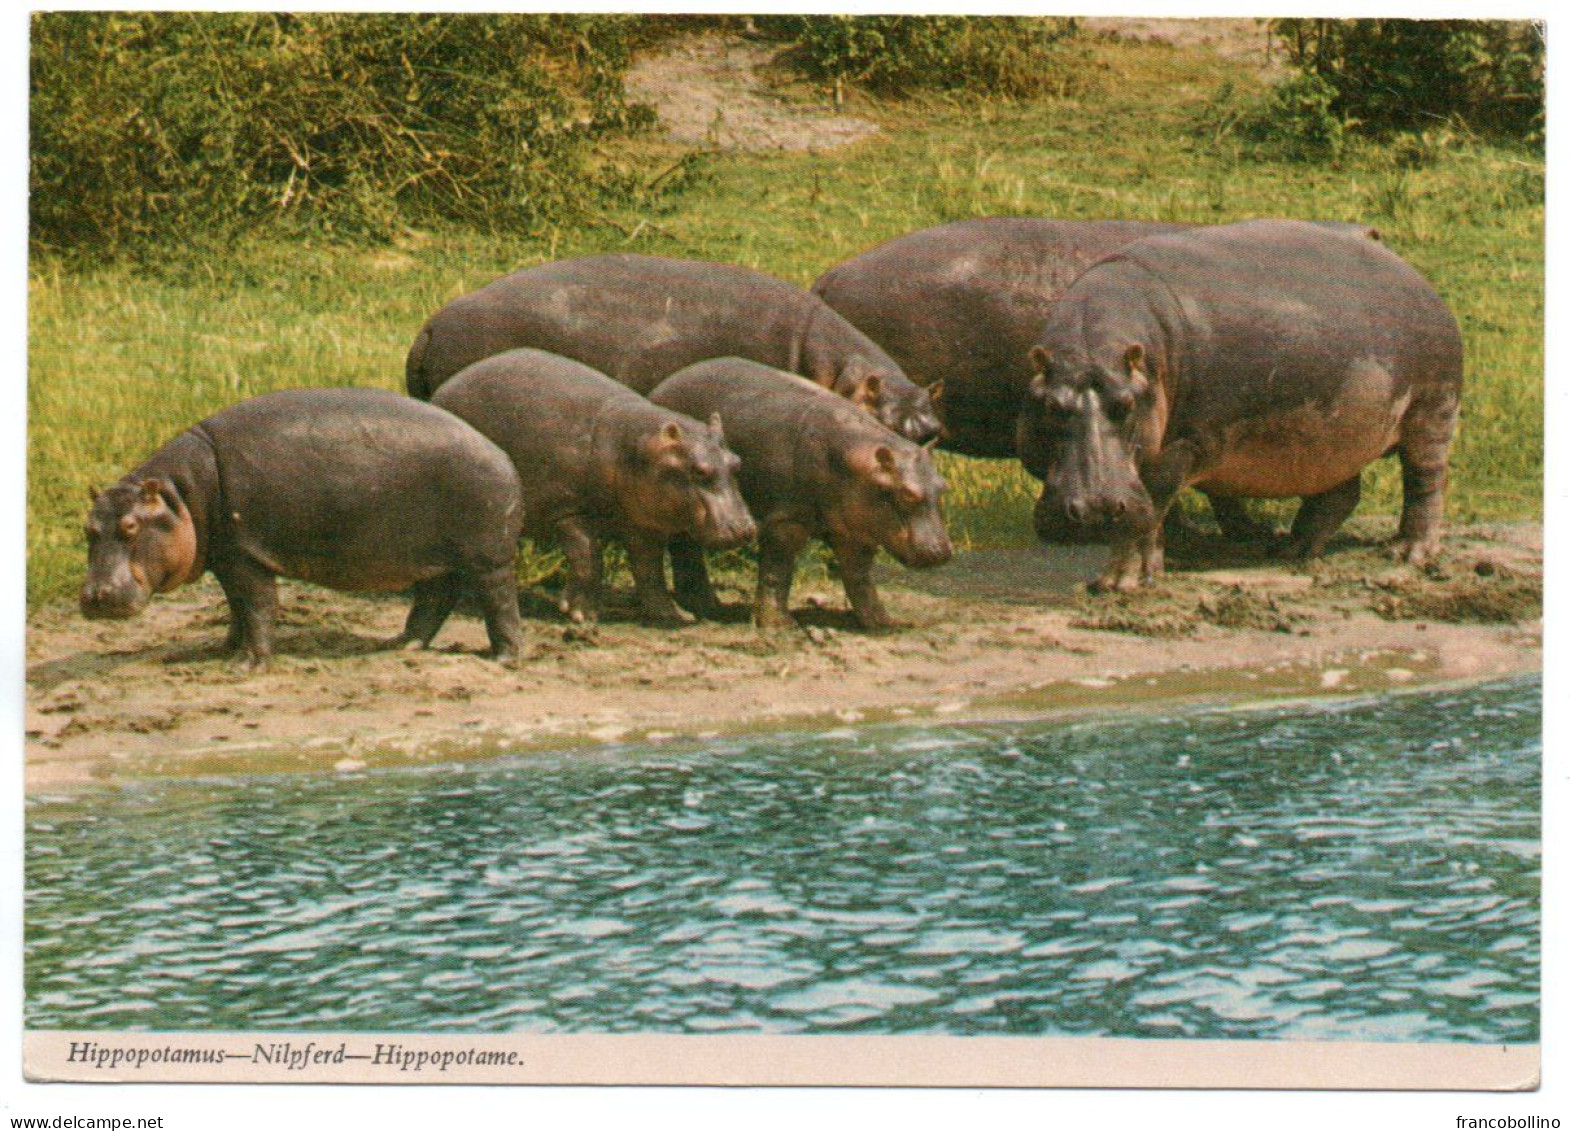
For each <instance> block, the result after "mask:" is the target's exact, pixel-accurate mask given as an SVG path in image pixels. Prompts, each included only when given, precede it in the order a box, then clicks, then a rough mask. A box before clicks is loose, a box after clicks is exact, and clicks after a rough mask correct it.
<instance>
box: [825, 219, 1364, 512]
mask: <svg viewBox="0 0 1570 1131" xmlns="http://www.w3.org/2000/svg"><path fill="white" fill-rule="evenodd" d="M1322 226H1323V227H1325V228H1326V229H1327V230H1334V231H1340V232H1343V233H1345V234H1350V235H1355V236H1360V237H1364V238H1369V239H1375V240H1377V239H1379V238H1380V237H1379V233H1378V232H1377V230H1375V229H1373V228H1370V227H1368V226H1367V225H1364V224H1340V223H1331V222H1324V223H1323V224H1322ZM1193 227H1195V225H1192V224H1168V223H1155V222H1147V221H1142V220H1043V219H1034V218H1028V217H992V218H987V219H979V220H960V221H957V222H956V223H952V224H942V225H939V226H938V227H935V228H925V229H923V230H921V231H918V232H912V233H910V234H909V235H905V236H900V237H899V238H897V239H893V240H889V241H888V242H887V243H883V244H880V245H878V246H877V247H875V248H873V249H872V250H870V251H867V252H864V253H862V254H861V255H858V256H856V257H855V258H853V259H847V260H846V261H845V262H843V263H840V264H839V265H837V266H835V267H832V268H830V269H829V270H828V271H826V272H824V273H823V274H822V275H821V276H819V277H818V280H817V281H816V282H815V283H813V284H812V291H813V293H814V294H816V295H817V296H818V297H820V298H821V299H823V301H824V302H826V303H828V304H829V305H830V306H831V307H833V308H834V309H835V310H836V311H838V312H839V313H840V314H842V315H844V317H845V318H846V320H848V321H849V322H850V323H851V324H852V325H854V326H855V327H856V328H857V329H858V330H860V331H862V332H863V333H865V334H866V335H867V336H868V337H870V338H872V339H873V340H874V341H876V342H877V343H878V344H879V345H881V346H882V347H883V348H884V349H885V350H887V351H888V353H889V355H890V356H891V357H893V358H894V360H895V361H896V362H897V363H898V364H899V365H900V366H901V367H902V368H903V369H904V371H905V373H906V375H907V376H908V377H910V379H911V380H912V381H914V382H916V383H917V384H918V385H922V386H924V387H926V388H928V389H929V390H934V395H933V404H934V406H935V408H936V409H937V413H938V416H939V417H940V418H941V420H942V423H943V440H942V446H943V447H944V448H945V449H947V450H949V451H953V452H958V453H960V454H962V455H968V456H982V457H990V458H994V459H1006V458H1012V457H1014V456H1016V455H1017V454H1018V452H1017V451H1016V446H1017V435H1018V424H1019V413H1020V410H1021V408H1022V407H1023V405H1024V400H1025V393H1026V390H1027V389H1028V388H1029V385H1030V379H1031V376H1032V370H1031V366H1030V360H1029V354H1030V347H1031V346H1032V345H1033V344H1034V343H1035V340H1036V335H1037V334H1039V333H1040V331H1041V328H1042V327H1043V326H1045V325H1046V324H1047V316H1048V315H1049V314H1051V312H1052V305H1053V303H1055V302H1057V300H1058V298H1059V296H1061V295H1062V294H1063V292H1064V291H1066V290H1067V289H1068V286H1069V284H1070V283H1072V282H1073V281H1074V280H1075V279H1076V278H1078V277H1079V274H1080V272H1082V271H1084V270H1085V268H1087V267H1089V266H1090V265H1091V264H1092V263H1095V262H1097V261H1098V260H1100V259H1103V258H1105V257H1106V256H1108V255H1111V254H1113V253H1114V252H1117V251H1121V250H1122V249H1123V248H1125V247H1127V246H1128V245H1129V244H1131V243H1133V242H1135V241H1136V240H1141V239H1144V238H1146V237H1147V236H1152V235H1159V234H1161V233H1163V232H1178V231H1185V230H1188V229H1190V228H1193ZM1211 502H1212V504H1213V506H1214V508H1215V511H1216V517H1217V519H1218V521H1219V522H1220V523H1221V525H1222V528H1223V530H1225V531H1226V532H1227V533H1229V534H1231V535H1233V536H1245V535H1251V534H1253V533H1256V528H1255V527H1254V526H1253V525H1252V524H1251V523H1250V522H1249V520H1248V518H1247V515H1246V514H1245V513H1244V511H1243V509H1242V507H1241V505H1240V504H1237V503H1236V502H1235V501H1233V500H1228V499H1220V498H1213V499H1212V500H1211Z"/></svg>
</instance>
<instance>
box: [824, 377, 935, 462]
mask: <svg viewBox="0 0 1570 1131" xmlns="http://www.w3.org/2000/svg"><path fill="white" fill-rule="evenodd" d="M835 388H836V390H837V391H838V392H839V393H840V394H841V395H843V396H847V397H849V398H850V399H851V400H852V401H854V402H855V403H856V404H859V405H861V406H862V407H863V408H865V409H866V410H867V411H868V412H870V413H872V415H873V416H875V417H877V418H878V420H879V422H880V423H882V424H883V426H884V427H885V428H887V429H889V431H891V432H893V433H895V434H896V435H899V436H903V437H905V439H907V440H911V441H913V442H915V443H917V444H924V443H926V442H927V441H928V440H931V439H933V438H934V437H940V436H942V435H943V422H942V421H940V420H939V419H938V414H937V410H936V409H935V408H934V407H933V404H932V401H933V397H934V395H935V394H934V392H932V391H930V390H928V389H923V388H922V387H921V386H920V385H918V384H916V383H915V382H914V381H912V380H911V379H910V378H908V377H906V376H905V375H904V374H903V373H899V372H897V371H894V370H892V369H889V368H887V367H882V366H879V365H877V364H876V363H874V362H871V361H868V360H867V359H866V358H863V357H860V356H854V355H853V356H852V357H851V358H850V360H848V361H847V362H846V363H845V365H844V367H843V368H842V369H841V370H840V373H839V379H838V381H837V382H836V383H835Z"/></svg>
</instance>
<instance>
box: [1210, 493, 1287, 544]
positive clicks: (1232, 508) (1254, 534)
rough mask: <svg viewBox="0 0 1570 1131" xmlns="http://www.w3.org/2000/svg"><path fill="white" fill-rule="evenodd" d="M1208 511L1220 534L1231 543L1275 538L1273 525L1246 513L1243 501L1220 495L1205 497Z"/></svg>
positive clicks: (1272, 539)
mask: <svg viewBox="0 0 1570 1131" xmlns="http://www.w3.org/2000/svg"><path fill="white" fill-rule="evenodd" d="M1205 497H1206V498H1207V499H1209V500H1210V511H1211V513H1212V514H1213V515H1215V518H1216V525H1217V526H1219V527H1221V533H1222V534H1223V535H1224V536H1225V537H1226V538H1228V539H1229V540H1231V541H1233V542H1271V541H1274V540H1275V537H1276V527H1275V524H1274V523H1271V522H1263V521H1261V520H1260V519H1257V518H1254V517H1253V516H1252V515H1250V514H1249V513H1248V509H1247V507H1245V506H1244V505H1243V500H1242V499H1238V498H1231V497H1227V496H1222V495H1206V496H1205Z"/></svg>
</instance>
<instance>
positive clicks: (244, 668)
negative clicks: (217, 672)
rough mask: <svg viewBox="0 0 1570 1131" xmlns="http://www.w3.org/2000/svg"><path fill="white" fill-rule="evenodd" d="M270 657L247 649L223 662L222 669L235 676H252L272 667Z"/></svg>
mask: <svg viewBox="0 0 1570 1131" xmlns="http://www.w3.org/2000/svg"><path fill="white" fill-rule="evenodd" d="M272 659H273V658H272V656H270V655H258V654H257V653H255V652H252V651H251V650H249V649H245V650H243V651H239V652H236V653H235V654H234V655H232V656H230V657H229V659H228V660H226V661H225V662H224V668H225V669H226V670H228V671H230V672H233V673H234V674H235V675H254V674H256V673H258V672H265V671H266V670H267V669H268V668H269V667H271V666H272Z"/></svg>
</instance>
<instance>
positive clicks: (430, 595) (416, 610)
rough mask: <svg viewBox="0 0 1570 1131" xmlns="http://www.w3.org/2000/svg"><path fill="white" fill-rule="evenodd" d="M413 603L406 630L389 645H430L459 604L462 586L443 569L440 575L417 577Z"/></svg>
mask: <svg viewBox="0 0 1570 1131" xmlns="http://www.w3.org/2000/svg"><path fill="white" fill-rule="evenodd" d="M413 593H414V603H413V604H412V605H410V606H409V616H408V618H407V619H406V620H405V621H404V622H403V632H402V633H401V634H399V635H398V636H396V637H394V638H393V640H392V641H391V643H390V647H393V648H399V647H404V646H406V645H414V646H418V647H421V648H429V647H430V646H431V641H432V640H433V639H434V638H435V636H436V634H437V633H438V632H440V631H441V627H442V625H444V624H446V623H447V618H448V617H449V616H451V615H452V611H453V609H454V608H456V607H457V605H458V597H459V588H458V579H457V577H456V576H455V575H453V574H450V573H444V574H442V575H441V576H440V577H431V578H427V579H426V580H424V581H417V582H415V583H414V587H413Z"/></svg>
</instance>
